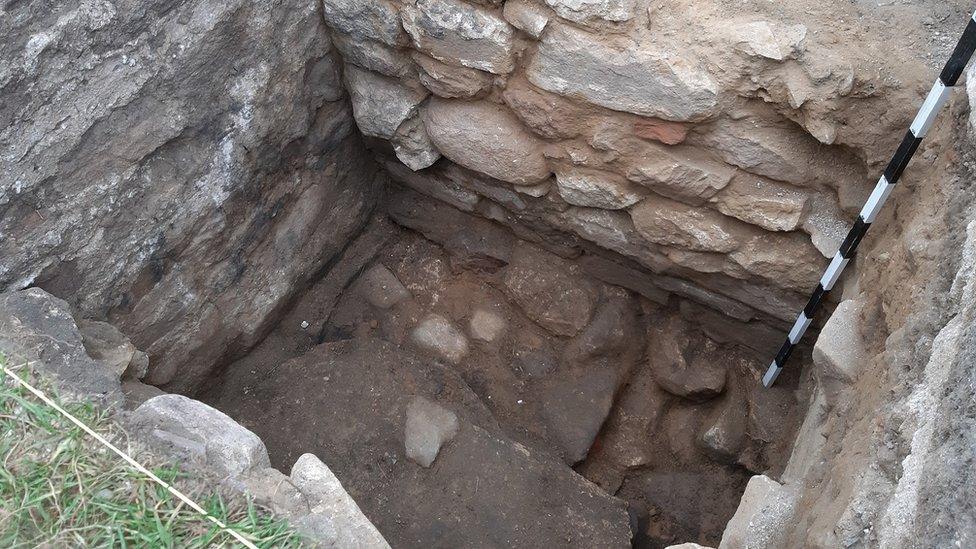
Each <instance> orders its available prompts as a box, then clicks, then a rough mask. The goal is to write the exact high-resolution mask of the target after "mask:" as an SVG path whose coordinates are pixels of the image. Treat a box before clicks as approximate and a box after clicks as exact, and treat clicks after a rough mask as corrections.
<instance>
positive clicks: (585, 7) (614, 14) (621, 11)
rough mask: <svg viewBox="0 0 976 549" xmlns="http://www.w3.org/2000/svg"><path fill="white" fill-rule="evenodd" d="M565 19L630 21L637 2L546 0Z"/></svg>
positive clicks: (633, 0) (580, 21)
mask: <svg viewBox="0 0 976 549" xmlns="http://www.w3.org/2000/svg"><path fill="white" fill-rule="evenodd" d="M546 4H548V5H549V7H550V8H552V9H553V11H555V12H556V13H557V14H559V16H560V17H562V18H563V19H568V20H570V21H575V22H576V23H584V24H585V23H593V22H595V21H600V20H602V21H613V22H623V21H629V20H630V19H631V18H633V17H634V13H635V12H636V7H637V6H636V4H637V2H636V0H546Z"/></svg>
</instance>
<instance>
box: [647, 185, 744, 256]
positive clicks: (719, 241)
mask: <svg viewBox="0 0 976 549" xmlns="http://www.w3.org/2000/svg"><path fill="white" fill-rule="evenodd" d="M630 216H631V218H632V219H633V220H634V226H635V227H636V228H637V232H639V233H640V234H641V236H643V237H644V238H646V239H647V240H649V241H651V242H654V243H655V244H661V245H663V246H671V247H676V248H684V249H688V250H694V251H700V252H721V253H726V252H731V251H733V250H735V249H737V248H738V247H739V246H741V245H742V243H743V237H744V236H746V235H743V234H742V230H741V229H740V228H739V227H738V226H737V225H736V223H737V222H736V221H735V220H733V219H731V218H728V217H726V216H724V215H722V214H720V213H718V212H715V211H712V210H707V209H703V208H696V207H693V206H688V205H685V204H682V203H680V202H675V201H673V200H668V199H666V198H662V197H657V196H648V197H647V198H645V199H644V200H643V201H641V203H640V204H638V205H637V206H634V208H633V209H631V211H630Z"/></svg>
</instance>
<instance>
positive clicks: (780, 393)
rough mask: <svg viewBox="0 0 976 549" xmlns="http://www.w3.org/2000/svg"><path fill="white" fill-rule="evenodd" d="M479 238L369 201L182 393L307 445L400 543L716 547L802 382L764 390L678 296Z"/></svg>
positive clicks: (273, 444)
mask: <svg viewBox="0 0 976 549" xmlns="http://www.w3.org/2000/svg"><path fill="white" fill-rule="evenodd" d="M472 238H475V239H477V237H472ZM493 245H495V244H494V243H492V242H486V241H478V242H473V243H472V244H471V245H470V246H467V247H466V248H465V247H461V248H465V249H459V247H458V246H453V247H452V250H451V253H448V252H447V251H445V249H444V248H442V247H441V246H440V245H438V244H436V243H434V242H432V241H430V240H427V239H426V238H424V237H423V236H422V235H420V234H418V233H415V232H412V231H410V230H407V229H403V228H401V227H399V226H397V225H395V224H393V223H392V222H391V221H389V220H387V219H386V218H384V217H382V216H378V217H377V218H376V219H375V220H374V221H373V222H372V223H371V224H370V225H369V227H368V228H367V229H366V230H365V231H364V232H363V233H362V234H361V235H360V236H359V237H358V238H357V239H356V240H355V241H353V242H352V243H350V245H349V246H348V248H347V249H346V250H345V252H344V255H343V257H342V258H341V260H339V261H338V262H337V263H336V265H335V266H333V267H332V268H331V269H330V270H329V273H328V275H326V276H325V277H324V278H322V279H321V280H319V281H318V282H317V283H315V284H314V285H313V286H312V287H311V288H310V289H309V290H308V291H307V292H306V293H305V295H304V296H303V297H302V298H301V299H299V300H298V301H297V302H296V303H295V305H294V307H293V309H292V310H291V311H290V312H289V313H287V314H286V316H285V318H284V320H283V321H282V322H281V324H280V325H279V326H278V327H277V328H276V329H275V330H274V331H273V332H272V333H271V334H270V335H269V336H268V337H267V338H266V339H265V340H264V342H263V343H262V344H261V345H259V346H258V347H257V348H256V349H255V350H253V351H252V352H251V353H250V354H248V355H247V356H245V357H243V358H242V359H240V360H237V361H236V362H233V363H231V364H229V365H228V366H227V367H226V368H225V369H223V371H222V374H220V375H219V376H218V377H215V378H213V379H211V380H210V382H209V383H208V384H207V385H206V386H205V387H202V388H201V390H200V393H199V394H197V395H195V396H197V397H198V398H201V399H203V400H204V401H206V402H208V403H209V404H211V405H213V406H215V407H217V408H219V409H220V410H223V411H224V412H226V413H228V414H229V415H231V416H232V417H234V418H235V419H237V420H238V421H239V422H241V423H242V424H243V425H245V426H246V427H248V428H249V429H252V430H253V431H255V432H256V433H258V434H259V435H260V436H261V437H262V438H263V439H264V441H265V443H266V444H267V446H268V449H269V451H270V453H271V458H272V462H273V464H274V465H275V466H276V467H278V468H281V469H282V470H285V471H287V470H288V468H289V467H290V464H291V463H294V461H295V459H297V458H298V456H300V455H301V454H303V453H305V452H313V453H316V454H317V455H319V456H321V457H322V459H323V460H324V461H326V462H327V463H328V464H329V466H330V467H332V468H333V469H334V471H335V472H336V474H337V475H338V476H339V478H340V480H341V481H342V482H343V484H344V485H345V487H346V488H347V489H348V490H349V492H350V493H351V494H352V495H353V497H355V498H356V499H357V501H358V502H359V503H360V506H361V507H362V508H363V510H364V512H365V513H366V514H367V516H369V518H370V519H371V520H373V521H374V522H375V523H376V524H377V526H378V527H379V528H380V530H381V531H382V532H383V533H384V535H386V536H387V538H388V539H389V541H390V543H391V544H392V545H393V546H396V547H400V546H404V547H414V546H416V547H420V546H425V547H427V546H432V545H433V546H439V547H442V546H443V547H446V546H458V545H466V546H470V545H483V546H499V545H513V544H514V545H534V544H539V543H551V542H552V540H553V539H561V540H563V541H564V542H565V543H567V544H568V545H570V546H589V547H594V546H620V545H627V544H630V543H632V544H633V545H634V546H637V547H663V546H666V545H668V544H670V543H673V542H680V541H692V540H697V541H700V542H702V543H710V544H715V543H717V541H718V539H719V538H720V537H721V533H722V529H723V528H724V526H725V523H726V522H727V521H728V519H729V518H730V517H731V515H732V514H733V512H734V511H735V508H736V506H737V504H738V499H739V497H740V496H741V493H742V491H743V490H744V488H745V483H746V481H747V480H748V478H749V477H750V476H751V475H752V474H754V473H755V472H762V471H766V470H769V469H775V468H777V467H779V466H781V464H782V463H783V462H784V461H785V458H786V457H788V454H787V455H784V454H785V452H786V449H787V448H789V447H790V445H791V444H792V437H793V433H794V431H795V428H796V424H797V418H798V417H800V416H801V411H799V410H797V409H796V408H797V405H796V398H795V395H794V393H795V389H796V385H797V380H796V379H787V380H785V381H784V383H782V384H781V387H779V388H778V389H777V390H775V391H772V392H770V391H760V390H758V389H759V384H758V381H757V380H758V376H759V375H761V373H762V369H763V366H764V364H763V357H757V356H755V354H754V353H752V352H751V351H748V350H747V349H745V348H741V347H738V346H734V345H729V344H720V343H717V342H714V341H711V340H709V339H708V338H706V337H705V336H704V335H703V334H702V333H701V332H700V331H698V330H696V329H695V328H694V325H693V323H692V322H690V321H689V320H688V319H687V318H685V317H683V316H682V315H681V306H680V304H675V303H666V304H661V303H653V302H651V301H649V300H647V299H644V298H641V297H638V296H636V295H634V294H632V293H630V292H628V291H625V290H623V289H621V288H618V287H614V286H610V285H607V284H603V283H600V282H597V281H595V280H592V279H589V278H588V277H586V276H584V275H582V274H581V273H579V272H577V270H576V268H575V267H574V266H573V265H571V264H569V263H566V262H564V261H563V260H562V259H560V258H559V257H557V256H555V255H553V254H550V253H548V252H544V251H542V250H541V249H538V248H536V247H535V246H532V245H530V244H528V243H525V242H516V243H515V245H514V249H513V250H511V251H509V250H505V251H501V252H499V253H495V252H496V251H498V250H494V251H493V250H490V249H488V248H490V247H491V246H493ZM499 256H505V257H510V259H509V261H508V262H507V263H506V262H502V261H499V260H498V259H495V257H499ZM418 396H419V397H423V398H425V399H428V400H429V401H432V402H436V403H437V404H438V405H440V406H443V407H444V408H445V409H448V410H450V411H452V412H453V413H455V414H456V415H457V417H458V419H459V424H460V428H459V430H458V432H457V434H456V435H455V436H454V437H453V439H452V440H449V441H447V442H445V443H444V445H443V447H442V448H441V450H440V453H439V454H438V455H437V458H436V460H435V461H434V462H433V464H432V465H431V467H430V468H424V467H422V466H420V465H418V464H417V463H414V462H413V461H411V460H409V459H406V457H405V454H404V424H405V421H406V419H405V410H406V408H407V407H408V404H409V402H410V400H411V399H412V398H414V397H418ZM584 479H586V480H584ZM611 495H615V496H617V498H619V499H615V498H612V497H610V496H611ZM631 536H633V541H632V542H631V541H630V540H631Z"/></svg>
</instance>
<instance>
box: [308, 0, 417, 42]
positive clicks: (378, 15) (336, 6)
mask: <svg viewBox="0 0 976 549" xmlns="http://www.w3.org/2000/svg"><path fill="white" fill-rule="evenodd" d="M322 7H323V8H324V12H325V21H326V22H327V23H328V24H329V26H330V27H331V28H333V29H335V30H337V31H339V32H342V33H344V34H349V35H352V36H353V37H355V38H357V39H359V40H364V39H365V40H374V41H377V42H382V43H384V44H386V45H388V46H397V45H400V44H402V43H404V42H405V41H406V34H404V32H403V28H402V27H401V26H400V14H399V12H398V10H397V8H396V4H394V3H393V2H390V1H388V0H322Z"/></svg>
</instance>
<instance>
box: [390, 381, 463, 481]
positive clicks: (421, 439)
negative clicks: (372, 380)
mask: <svg viewBox="0 0 976 549" xmlns="http://www.w3.org/2000/svg"><path fill="white" fill-rule="evenodd" d="M458 429H459V424H458V418H457V415H455V414H454V412H452V411H450V410H448V409H446V408H444V407H443V406H440V405H438V404H435V403H433V402H431V401H429V400H427V399H426V398H423V397H415V398H414V399H413V400H411V401H410V403H409V404H407V421H406V425H405V426H404V429H403V431H404V435H403V436H404V439H403V446H404V451H405V452H406V454H407V457H408V458H410V459H411V460H413V462H414V463H416V464H417V465H420V466H421V467H430V466H431V464H433V463H434V460H435V459H437V454H438V452H440V451H441V447H443V446H444V445H445V444H447V443H448V442H450V441H451V440H452V439H453V438H454V436H455V435H457V432H458Z"/></svg>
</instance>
